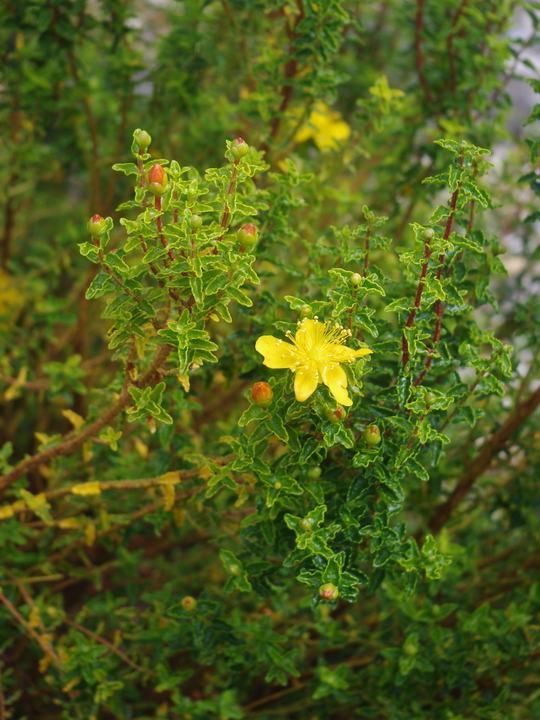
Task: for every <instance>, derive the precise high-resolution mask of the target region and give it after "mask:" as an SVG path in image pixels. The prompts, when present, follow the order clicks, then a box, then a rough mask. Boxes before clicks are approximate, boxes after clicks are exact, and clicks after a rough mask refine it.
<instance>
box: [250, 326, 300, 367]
mask: <svg viewBox="0 0 540 720" xmlns="http://www.w3.org/2000/svg"><path fill="white" fill-rule="evenodd" d="M255 350H256V351H257V352H260V353H261V355H262V356H263V357H264V362H263V365H266V367H269V368H273V369H274V370H275V369H282V368H289V367H291V365H293V364H294V363H295V362H297V361H298V355H297V352H296V348H295V347H294V345H291V344H290V343H288V342H284V341H283V340H279V339H278V338H275V337H273V336H272V335H263V336H262V337H260V338H259V339H258V340H257V342H256V343H255Z"/></svg>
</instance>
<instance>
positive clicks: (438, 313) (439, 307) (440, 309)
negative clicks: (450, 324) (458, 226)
mask: <svg viewBox="0 0 540 720" xmlns="http://www.w3.org/2000/svg"><path fill="white" fill-rule="evenodd" d="M459 166H460V167H462V166H463V157H461V158H460V160H459ZM460 188H461V183H460V182H459V183H458V185H457V188H456V189H455V190H454V192H453V193H452V199H451V201H450V214H449V215H448V219H447V220H446V226H445V228H444V235H443V240H448V238H449V237H450V233H451V232H452V224H453V222H454V217H455V215H456V208H457V201H458V198H459V191H460ZM443 267H444V251H443V252H442V253H441V254H440V255H439V257H438V261H437V280H439V281H440V280H441V277H442V271H443ZM443 314H444V305H443V304H442V301H441V300H437V302H436V303H435V317H436V321H435V329H434V331H433V337H432V339H431V345H432V348H434V347H435V345H436V343H438V342H439V339H440V337H441V328H442V318H443ZM413 320H414V317H413ZM411 325H412V323H411ZM405 327H407V325H406V326H405ZM403 341H404V343H406V342H407V339H406V338H405V334H403ZM407 354H408V353H407ZM404 358H405V354H404ZM432 363H433V355H430V356H429V357H428V359H427V361H426V365H425V367H424V369H423V370H422V372H421V373H420V375H419V376H418V377H417V378H416V380H415V381H414V383H413V384H414V385H420V383H421V382H422V380H423V379H424V378H425V376H426V375H427V374H428V372H429V370H430V368H431V365H432ZM404 366H405V363H404Z"/></svg>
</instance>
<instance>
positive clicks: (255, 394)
mask: <svg viewBox="0 0 540 720" xmlns="http://www.w3.org/2000/svg"><path fill="white" fill-rule="evenodd" d="M273 397H274V391H273V390H272V388H271V387H270V385H269V384H268V383H266V382H257V383H255V385H254V386H253V387H252V388H251V399H252V400H253V402H254V403H255V404H256V405H261V407H266V406H267V405H270V403H271V402H272V398H273Z"/></svg>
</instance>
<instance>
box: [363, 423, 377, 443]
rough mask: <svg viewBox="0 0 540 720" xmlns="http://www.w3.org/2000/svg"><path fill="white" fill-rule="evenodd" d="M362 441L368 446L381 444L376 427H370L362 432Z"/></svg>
mask: <svg viewBox="0 0 540 720" xmlns="http://www.w3.org/2000/svg"><path fill="white" fill-rule="evenodd" d="M364 440H365V441H366V442H367V444H368V445H378V444H379V443H380V442H381V431H380V430H379V428H378V427H377V426H376V425H370V426H369V427H368V428H366V429H365V430H364Z"/></svg>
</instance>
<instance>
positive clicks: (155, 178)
mask: <svg viewBox="0 0 540 720" xmlns="http://www.w3.org/2000/svg"><path fill="white" fill-rule="evenodd" d="M168 182H169V179H168V177H167V173H166V172H165V169H164V168H163V167H162V166H161V165H160V164H159V163H156V164H155V165H152V167H151V168H150V170H149V171H148V173H147V175H146V187H147V188H148V190H150V192H151V193H152V194H153V195H164V194H165V191H166V190H167V184H168Z"/></svg>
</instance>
